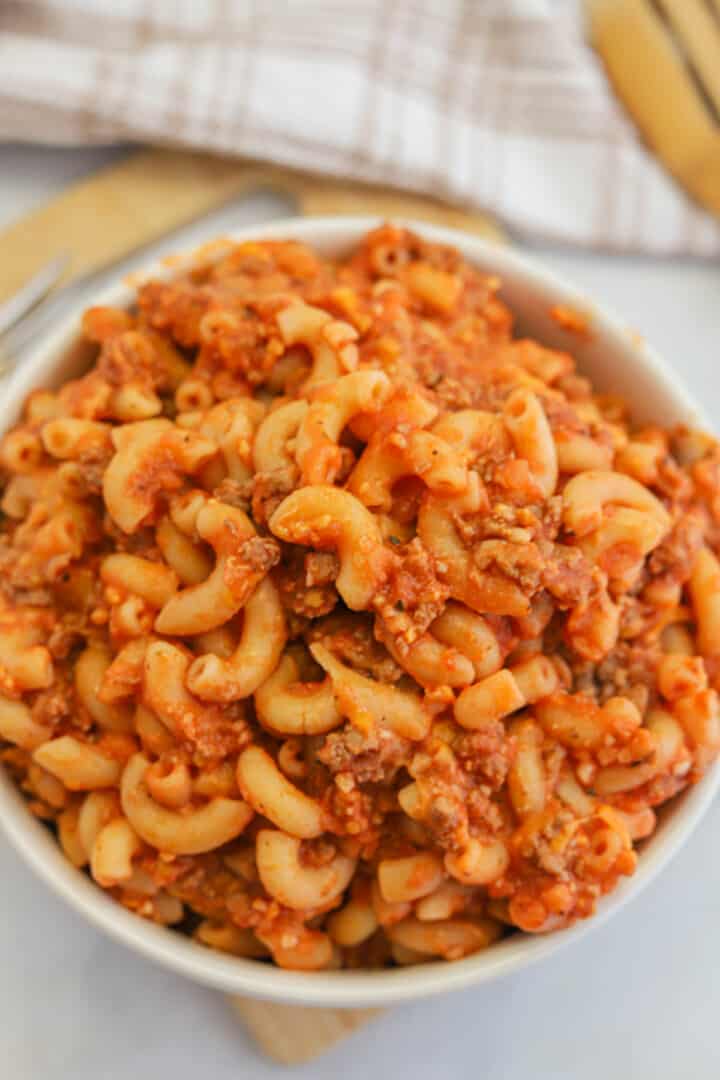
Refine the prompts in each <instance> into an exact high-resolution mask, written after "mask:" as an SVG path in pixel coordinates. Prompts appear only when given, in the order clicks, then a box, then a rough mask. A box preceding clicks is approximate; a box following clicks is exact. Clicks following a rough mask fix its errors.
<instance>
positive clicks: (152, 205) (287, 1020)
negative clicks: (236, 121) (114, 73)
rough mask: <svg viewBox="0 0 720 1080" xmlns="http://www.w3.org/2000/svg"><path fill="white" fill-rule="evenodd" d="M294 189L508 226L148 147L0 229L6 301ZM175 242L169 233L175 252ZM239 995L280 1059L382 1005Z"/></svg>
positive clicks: (479, 230) (317, 1050)
mask: <svg viewBox="0 0 720 1080" xmlns="http://www.w3.org/2000/svg"><path fill="white" fill-rule="evenodd" d="M258 191H273V192H278V193H280V194H282V195H284V196H289V197H290V198H291V199H292V200H293V201H294V202H295V203H296V204H297V210H298V212H299V213H302V214H307V215H332V214H356V215H357V214H370V215H379V216H382V217H386V218H392V217H406V218H415V219H418V220H421V221H428V222H434V223H437V224H443V225H450V226H454V227H455V228H458V229H463V230H464V231H465V232H471V233H475V234H477V235H480V236H484V237H487V238H489V239H491V240H497V241H501V240H502V239H504V235H503V233H502V230H501V229H500V228H499V226H498V225H497V224H496V223H495V222H494V221H492V220H491V219H490V218H489V217H486V216H484V215H482V214H478V213H470V212H465V211H462V210H458V209H453V208H452V207H449V206H447V205H444V204H443V203H441V202H438V201H436V200H434V199H429V198H424V197H422V196H416V195H410V194H407V193H403V192H400V191H395V190H389V189H385V188H374V187H368V186H366V185H362V184H355V183H349V182H348V183H345V182H342V181H335V180H328V179H326V178H322V177H313V176H309V175H307V174H304V173H298V172H291V171H290V170H287V169H281V168H276V167H273V166H268V165H259V164H255V163H251V162H244V161H238V160H231V159H226V158H217V157H211V156H209V155H205V154H197V153H189V152H187V153H186V152H183V151H179V150H143V151H141V152H139V153H134V154H132V155H130V156H128V157H127V158H126V159H125V160H123V161H121V162H120V163H119V164H116V165H112V166H110V167H108V168H106V169H103V170H101V171H100V172H97V173H95V174H93V175H92V176H90V177H89V178H88V179H86V180H82V181H80V182H79V183H76V184H74V185H73V186H72V187H70V188H68V189H67V190H65V191H64V192H63V193H62V194H61V195H59V196H58V197H57V198H55V199H53V200H52V201H51V202H49V203H47V204H46V205H45V206H42V207H40V208H39V209H38V210H35V211H34V212H33V213H31V214H30V215H28V216H27V217H25V218H23V219H21V220H19V221H17V222H15V223H13V224H12V225H10V226H9V227H8V228H6V229H4V230H2V231H0V251H2V260H0V302H2V300H3V299H5V298H7V297H8V296H9V295H11V294H12V293H13V292H14V291H15V290H16V289H18V288H19V287H20V286H21V285H22V284H23V283H24V282H25V281H26V280H27V279H28V278H29V277H30V276H31V275H32V274H33V273H34V272H35V271H36V270H38V269H39V268H40V267H41V266H42V265H43V264H44V263H45V262H46V261H47V260H48V259H49V258H51V257H52V256H53V255H54V254H57V253H58V252H60V251H67V252H68V253H69V255H70V262H69V268H68V272H67V275H66V278H65V279H64V280H65V281H66V282H69V281H72V280H78V279H80V278H82V277H85V276H87V275H88V274H91V273H93V272H95V271H97V270H101V269H103V268H105V267H107V266H110V265H111V264H112V263H114V262H117V261H119V260H120V259H122V258H124V257H125V256H127V255H129V254H131V253H132V252H133V251H136V250H137V249H138V248H141V247H144V246H145V245H147V244H149V243H151V242H152V241H156V240H158V239H159V238H160V237H162V236H164V235H166V234H167V233H170V232H172V230H173V229H178V228H179V227H180V226H181V225H184V224H186V223H187V222H189V221H192V220H194V219H196V218H199V217H201V216H202V215H203V214H207V213H209V212H210V211H211V210H214V209H216V208H217V207H219V206H221V205H223V204H224V203H227V202H229V201H230V200H231V199H235V198H238V197H240V196H243V195H251V194H253V193H255V192H258ZM172 250H173V243H172V238H171V237H168V241H167V251H168V253H171V252H172ZM230 1002H231V1004H232V1007H233V1008H234V1009H235V1010H236V1012H237V1014H238V1016H239V1017H240V1018H241V1020H242V1022H243V1024H244V1025H245V1027H246V1029H247V1030H248V1032H249V1033H250V1034H251V1036H252V1037H253V1039H254V1040H255V1042H256V1043H257V1045H258V1046H259V1048H260V1049H261V1050H262V1051H263V1052H264V1053H266V1054H267V1055H268V1056H269V1057H271V1058H273V1059H274V1060H275V1061H279V1062H282V1063H283V1064H288V1065H291V1064H298V1063H300V1062H303V1061H309V1060H310V1059H312V1058H314V1057H317V1056H318V1055H319V1054H321V1053H323V1051H324V1050H326V1049H328V1048H329V1047H330V1046H332V1045H333V1044H334V1043H337V1042H338V1040H340V1039H342V1038H345V1037H346V1036H347V1035H349V1034H351V1033H352V1032H353V1031H354V1030H356V1029H357V1028H358V1027H360V1026H361V1025H363V1024H365V1023H367V1022H368V1020H370V1019H371V1018H372V1017H373V1016H375V1015H377V1013H378V1012H379V1010H377V1009H314V1008H302V1007H296V1006H289V1005H277V1004H273V1003H271V1002H265V1001H255V1000H251V999H249V998H242V997H231V998H230Z"/></svg>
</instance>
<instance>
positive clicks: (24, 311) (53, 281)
mask: <svg viewBox="0 0 720 1080" xmlns="http://www.w3.org/2000/svg"><path fill="white" fill-rule="evenodd" d="M69 260H70V256H69V254H68V253H67V252H61V253H60V254H59V255H56V256H55V257H54V258H53V259H51V260H50V261H49V262H48V263H46V264H45V266H43V267H42V268H41V269H40V270H38V272H37V273H36V274H34V275H33V277H31V278H30V280H29V281H28V282H26V284H25V285H23V287H22V288H21V289H19V290H18V292H16V293H14V294H13V296H11V297H10V299H9V300H6V301H5V302H4V303H3V304H0V373H1V372H3V371H6V370H7V369H8V367H9V366H11V364H12V359H11V350H10V348H9V335H10V333H11V332H13V333H15V332H16V331H18V330H20V329H22V325H23V322H24V320H26V319H27V318H28V316H29V315H30V314H31V313H32V312H34V311H36V310H37V309H38V308H39V307H40V306H41V305H42V304H43V303H44V301H45V300H47V298H48V297H49V296H50V294H51V293H52V292H53V290H54V289H55V287H56V286H57V284H58V282H59V281H61V279H62V277H63V274H64V273H65V270H66V269H67V265H68V262H69Z"/></svg>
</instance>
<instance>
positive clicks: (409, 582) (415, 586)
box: [373, 537, 450, 644]
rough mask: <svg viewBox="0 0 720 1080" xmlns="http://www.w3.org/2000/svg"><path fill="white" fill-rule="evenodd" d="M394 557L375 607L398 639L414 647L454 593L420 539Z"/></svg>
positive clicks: (377, 596) (375, 599) (401, 547)
mask: <svg viewBox="0 0 720 1080" xmlns="http://www.w3.org/2000/svg"><path fill="white" fill-rule="evenodd" d="M392 554H393V558H392V561H391V562H390V564H389V571H388V575H387V578H386V580H385V582H384V584H383V585H382V586H381V587H380V589H379V591H378V593H377V595H376V596H375V597H374V599H373V606H374V608H375V610H376V611H377V613H378V615H379V616H380V618H381V619H382V620H383V623H384V624H385V626H386V627H387V628H388V630H389V632H390V633H391V634H392V635H393V636H394V637H395V638H398V639H404V641H405V642H406V643H407V644H412V642H413V641H416V640H417V639H418V638H419V637H420V635H421V634H424V633H425V631H426V630H427V628H428V627H429V625H430V623H431V622H433V620H434V619H436V618H437V617H438V615H439V614H440V613H441V611H442V610H443V607H444V606H445V602H446V600H447V599H448V597H449V595H450V590H449V588H448V587H447V585H445V584H444V583H443V582H442V581H440V579H439V578H438V576H437V571H436V564H435V559H434V557H433V556H432V555H431V554H430V552H429V551H428V549H427V548H426V547H425V545H424V544H423V542H422V541H421V540H420V539H419V538H418V537H415V538H414V539H413V540H411V541H410V542H409V543H408V544H402V545H400V546H398V547H396V548H395V549H394V551H393V553H392Z"/></svg>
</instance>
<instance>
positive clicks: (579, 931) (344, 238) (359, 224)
mask: <svg viewBox="0 0 720 1080" xmlns="http://www.w3.org/2000/svg"><path fill="white" fill-rule="evenodd" d="M377 224H378V222H377V221H376V220H375V219H368V218H341V217H339V218H318V219H291V220H286V221H280V222H273V223H271V224H266V225H261V226H258V227H256V228H252V229H243V230H241V231H240V232H238V233H237V234H235V236H234V237H233V238H234V239H237V240H247V239H260V238H263V237H276V238H296V239H298V240H303V241H306V242H307V243H309V244H312V245H313V246H315V247H316V248H317V249H318V250H320V251H321V252H323V253H325V254H341V253H343V252H345V251H347V250H349V249H350V248H351V247H352V246H353V244H355V243H356V242H357V240H358V239H359V238H360V237H361V236H362V234H363V233H364V232H366V231H367V230H368V229H369V228H372V227H373V226H375V225H377ZM404 224H409V225H410V226H411V227H413V228H415V229H417V230H418V231H419V232H420V233H422V234H423V235H425V236H427V237H428V238H429V239H431V240H438V241H441V242H443V243H449V244H453V245H454V246H455V247H457V248H459V250H460V251H461V252H462V253H463V255H464V256H465V257H466V258H467V259H468V260H469V261H470V262H471V263H473V264H474V265H476V266H478V267H480V268H482V269H485V270H488V271H492V272H493V273H495V274H498V275H499V276H500V277H501V278H502V282H503V287H502V294H501V295H502V296H503V298H504V299H505V300H507V301H508V302H509V304H510V306H511V308H512V309H513V311H514V312H515V313H516V314H517V316H518V321H519V325H520V328H521V330H522V332H524V333H528V334H530V335H532V336H534V337H536V338H538V339H539V340H541V341H543V342H545V343H547V344H551V345H557V346H559V347H564V348H568V349H570V350H571V351H572V352H573V353H574V355H575V356H576V357H577V359H578V361H579V366H580V369H581V371H583V372H584V373H585V374H587V375H589V376H590V378H591V379H592V380H593V383H594V385H595V386H596V387H597V388H598V389H601V390H613V391H615V392H619V393H622V394H623V395H624V396H625V397H626V398H627V400H628V401H629V402H630V404H631V405H632V407H633V414H634V416H635V417H636V418H637V419H638V420H640V421H646V420H647V421H649V420H655V421H657V422H659V423H663V424H671V423H686V424H689V425H694V426H707V425H706V424H704V421H703V418H702V415H701V412H700V409H699V408H698V407H697V405H696V404H695V403H694V402H693V401H692V399H691V397H690V396H689V394H688V393H687V391H686V390H685V389H684V388H683V386H682V385H681V384H680V383H679V382H678V381H677V380H676V378H675V375H674V374H673V373H672V372H671V371H670V370H669V369H668V368H667V367H666V365H665V364H664V363H663V361H662V360H661V359H660V358H659V357H658V356H657V354H656V353H654V352H653V351H652V349H650V348H648V346H647V345H645V344H644V343H642V342H641V341H640V340H639V339H638V337H637V335H636V334H633V333H631V332H630V331H629V330H627V329H626V328H625V327H623V325H622V324H621V323H620V322H619V321H618V320H617V319H616V318H615V317H614V316H612V315H610V314H608V313H607V312H606V311H604V310H601V309H600V308H598V307H597V306H596V305H594V304H591V303H590V302H588V301H587V300H586V299H585V298H584V297H583V296H582V295H581V294H580V293H578V292H576V290H575V289H573V288H572V287H571V286H569V285H567V284H565V283H564V282H563V281H560V280H558V279H557V278H556V277H555V276H554V275H552V274H550V273H548V272H547V271H545V270H543V269H542V268H541V267H538V266H535V265H534V264H533V263H532V262H529V261H527V260H526V259H525V258H523V257H522V256H520V255H517V254H515V252H513V251H510V250H508V249H506V248H503V247H499V246H496V245H494V244H489V243H486V242H484V241H482V240H480V239H477V238H476V237H472V236H466V235H464V234H463V233H460V232H454V231H453V230H450V229H441V228H437V227H431V226H429V225H424V224H421V223H413V222H407V223H404ZM145 273H147V274H151V275H154V276H163V277H169V276H171V275H172V270H170V269H168V268H167V267H166V266H163V265H160V264H155V265H153V266H150V267H148V268H147V269H146V271H145V272H143V275H142V276H144V275H145ZM133 277H134V280H135V275H134V276H133ZM132 297H133V292H132V290H131V289H130V288H129V287H127V286H126V285H122V284H120V285H116V286H114V287H112V288H111V289H108V290H106V291H105V292H104V293H103V294H102V295H101V296H98V297H97V300H96V302H97V303H102V304H114V305H120V306H123V305H128V304H129V303H130V302H131V301H132ZM557 303H563V304H570V305H571V306H573V307H576V308H581V309H583V310H584V311H586V312H587V313H588V314H589V316H590V320H591V330H592V333H591V337H590V338H589V340H588V341H581V340H579V339H573V338H571V337H569V336H568V334H567V333H566V332H564V331H562V330H561V329H560V328H559V327H558V325H557V324H556V323H555V322H554V321H553V319H552V318H551V317H550V316H549V313H548V312H549V309H550V307H551V306H552V305H553V304H557ZM79 316H80V312H79V311H76V312H75V313H74V314H73V315H72V317H70V318H69V319H67V321H65V322H64V323H63V325H62V326H60V327H59V328H58V329H57V330H56V331H55V332H54V333H53V334H51V335H49V336H48V337H47V338H46V340H45V341H44V342H43V343H42V345H41V346H39V347H38V348H37V349H35V351H34V352H33V354H32V355H31V356H30V357H28V358H27V359H26V360H25V361H24V363H23V364H22V366H21V368H20V369H19V370H18V371H17V372H16V373H15V374H14V375H13V376H12V378H11V379H10V380H9V383H8V384H7V385H6V386H5V387H4V388H3V403H4V411H3V419H2V425H1V426H0V430H2V431H4V430H6V429H7V428H8V427H9V426H10V425H12V424H13V423H15V421H16V420H17V419H18V417H19V414H20V410H21V407H22V403H23V401H24V399H25V397H26V395H27V394H28V393H29V392H30V391H31V390H33V389H35V388H37V387H42V386H57V385H58V384H60V383H61V382H63V381H64V380H66V379H67V378H70V377H72V376H74V375H76V374H78V373H79V372H80V371H81V370H82V366H83V363H87V353H86V352H84V351H83V350H82V349H79V348H78V347H77V346H78V341H79V338H78V330H79ZM719 782H720V763H716V764H715V765H714V766H713V767H712V768H711V769H710V770H709V771H708V773H707V774H706V775H705V777H704V778H703V779H702V781H701V782H700V783H699V784H697V785H696V786H694V787H692V788H690V789H689V790H687V791H686V792H685V793H684V794H683V795H682V796H680V797H679V798H678V799H677V800H676V801H675V802H674V803H673V804H672V805H671V806H670V807H668V808H667V810H666V811H665V813H664V814H661V819H660V823H659V825H658V828H657V831H656V832H655V834H654V835H653V836H652V838H651V839H650V840H649V841H648V842H647V844H646V845H645V847H644V850H643V852H642V854H641V857H640V860H639V864H638V867H637V870H636V871H635V874H634V876H633V877H631V878H628V879H624V880H623V882H622V883H621V884H620V885H619V887H618V888H617V889H616V890H615V891H614V892H613V893H611V894H610V895H609V896H607V897H605V898H604V899H603V900H602V901H601V902H600V904H599V910H598V912H597V914H596V915H595V916H594V917H593V918H591V919H587V920H585V921H583V922H580V923H577V924H576V925H575V926H573V927H571V928H570V929H569V930H562V931H559V932H557V933H552V934H548V935H544V936H542V935H538V936H531V935H522V934H516V935H513V936H511V937H509V938H507V939H506V940H504V941H502V942H500V943H499V944H497V945H494V946H492V948H490V949H488V950H487V952H484V953H479V954H477V955H475V956H470V957H468V958H467V959H465V960H460V961H457V962H455V963H442V962H441V963H435V964H426V965H421V966H418V967H410V968H400V969H396V970H392V971H379V972H372V971H368V972H360V971H352V972H342V971H340V972H328V973H312V974H309V973H308V974H305V973H302V972H292V971H283V970H282V969H280V968H276V967H271V966H269V965H267V964H260V963H257V962H255V961H251V960H241V959H236V958H234V957H229V956H224V955H222V954H221V953H218V952H213V951H211V950H209V949H207V948H205V947H203V946H201V945H197V944H195V943H194V942H193V941H191V940H189V939H187V938H185V937H183V936H182V935H180V934H178V933H177V932H176V931H173V930H168V929H164V928H162V927H159V926H155V925H153V924H152V923H149V922H146V921H144V920H143V919H141V918H139V917H138V916H136V915H133V914H131V913H130V912H129V911H126V910H125V909H124V908H123V907H121V906H120V905H119V904H116V903H115V902H114V901H112V900H111V899H110V898H109V897H108V896H107V895H106V894H105V893H104V892H103V891H102V889H100V888H98V887H97V886H96V885H94V884H93V882H92V881H91V880H90V879H89V878H87V877H86V876H85V875H84V874H82V873H80V872H79V871H77V870H75V869H74V868H73V866H71V864H70V863H69V862H68V861H67V860H66V859H65V857H64V855H63V854H62V852H61V850H60V848H59V847H58V845H57V843H56V842H55V840H54V839H53V837H52V836H51V834H50V833H49V832H48V830H47V829H46V828H45V827H43V826H42V825H40V824H39V823H38V822H37V821H36V820H35V819H34V818H33V817H32V815H31V814H30V813H29V811H28V810H27V807H26V804H25V802H24V800H23V798H22V797H21V795H20V794H19V792H18V790H17V788H16V787H15V786H14V784H13V783H12V781H11V780H10V778H9V777H8V776H7V775H5V774H4V773H3V772H2V771H1V770H0V825H1V826H2V828H3V829H4V831H5V833H6V834H7V836H8V838H9V839H10V841H11V843H12V844H13V845H14V846H15V848H16V849H17V851H18V852H19V853H20V854H21V855H22V856H23V857H24V858H25V859H26V860H27V862H28V863H29V864H30V866H32V867H33V868H34V869H35V870H36V871H37V873H38V874H39V875H40V877H42V878H44V880H45V881H46V882H47V883H48V884H49V885H50V886H51V887H52V888H53V889H54V890H55V891H56V892H57V893H58V894H59V895H60V896H62V897H64V898H65V899H66V900H67V901H68V903H70V904H71V905H72V906H73V907H75V908H76V909H77V910H78V911H80V912H82V913H83V914H84V915H85V916H86V917H87V918H88V919H89V920H90V921H91V922H93V923H94V924H95V925H96V926H99V927H101V928H102V929H103V930H106V931H107V932H108V933H109V934H111V935H112V936H113V937H114V938H116V939H118V940H120V941H123V942H124V943H125V944H126V945H129V946H131V947H133V948H135V949H137V950H138V951H139V952H141V953H142V954H143V955H145V956H147V957H150V958H151V959H153V960H156V961H157V962H159V963H161V964H164V965H165V966H166V967H168V968H171V969H172V970H174V971H177V972H178V973H180V974H182V975H187V976H189V977H190V978H193V979H195V980H197V981H198V982H200V983H205V984H206V985H208V986H212V987H216V988H217V989H220V990H225V991H231V992H233V993H236V994H244V995H246V996H251V997H258V998H268V999H274V1000H277V1001H285V1002H295V1003H297V1004H302V1005H327V1006H334V1007H336V1008H337V1007H341V1008H349V1007H351V1006H385V1005H389V1004H392V1003H394V1002H399V1001H407V1000H410V999H414V998H421V997H426V996H428V995H431V994H439V993H441V992H445V991H449V990H459V989H461V988H463V987H467V986H470V985H473V984H477V983H482V982H489V981H490V980H491V979H496V978H498V977H499V976H501V975H505V974H508V973H510V972H514V971H518V970H519V969H520V968H524V967H527V966H528V965H529V964H532V963H535V962H536V961H538V960H540V959H542V958H543V957H546V956H550V955H551V954H552V953H554V952H556V951H557V950H558V949H561V948H563V947H565V946H567V945H570V944H571V943H572V942H574V941H577V940H579V938H581V937H583V936H584V935H585V934H587V933H589V932H590V931H591V930H592V929H593V928H595V927H598V926H600V925H601V923H603V922H604V921H605V920H606V919H608V918H609V917H610V916H611V915H613V914H615V913H616V912H618V911H619V910H620V908H621V907H623V906H624V905H625V904H626V903H627V902H628V901H629V900H630V899H631V898H632V897H633V896H636V895H637V894H638V893H639V892H640V890H641V889H643V888H644V887H645V886H646V885H647V884H648V882H650V881H651V880H652V879H653V878H654V877H655V875H656V874H657V873H659V871H660V870H661V869H662V867H663V866H664V865H665V864H666V863H667V862H668V860H669V859H670V858H671V857H672V856H673V855H674V854H675V853H676V852H677V851H678V850H679V848H680V847H681V846H682V845H683V843H684V842H685V840H686V839H687V837H688V836H689V834H690V832H691V831H692V829H693V828H694V827H695V825H697V823H698V821H699V820H700V818H701V817H702V815H703V814H704V812H705V810H706V809H707V807H708V805H709V803H710V801H711V800H712V798H713V795H714V794H715V791H716V788H717V787H718V783H719Z"/></svg>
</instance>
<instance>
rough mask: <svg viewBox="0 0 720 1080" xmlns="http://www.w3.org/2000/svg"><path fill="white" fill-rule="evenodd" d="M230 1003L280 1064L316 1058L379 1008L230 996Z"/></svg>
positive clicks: (255, 1037)
mask: <svg viewBox="0 0 720 1080" xmlns="http://www.w3.org/2000/svg"><path fill="white" fill-rule="evenodd" d="M230 1002H231V1004H232V1006H233V1008H234V1009H235V1010H236V1011H237V1012H238V1013H239V1015H240V1018H241V1019H242V1022H243V1025H244V1027H245V1028H246V1030H247V1031H248V1032H249V1034H250V1035H251V1037H252V1038H253V1040H254V1041H255V1042H256V1043H257V1045H258V1047H259V1048H260V1049H261V1050H262V1051H263V1053H265V1054H267V1056H268V1057H270V1058H272V1059H273V1060H274V1061H279V1062H282V1064H283V1065H300V1064H302V1062H304V1061H311V1060H312V1059H313V1058H316V1057H319V1056H320V1054H323V1053H324V1052H325V1051H326V1050H329V1049H330V1047H331V1046H333V1045H334V1044H335V1043H337V1042H339V1041H340V1039H344V1038H347V1036H348V1035H351V1034H352V1033H353V1031H356V1030H357V1029H358V1028H359V1027H362V1026H363V1025H364V1024H367V1023H368V1021H370V1020H372V1019H373V1017H375V1016H378V1015H380V1013H381V1012H382V1011H383V1010H382V1009H308V1008H304V1007H303V1006H301V1005H277V1004H275V1003H274V1002H269V1001H255V1000H253V999H251V998H242V997H232V996H231V997H230Z"/></svg>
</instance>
